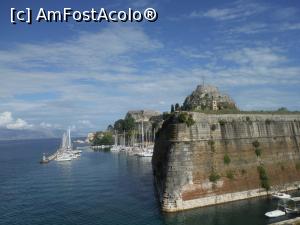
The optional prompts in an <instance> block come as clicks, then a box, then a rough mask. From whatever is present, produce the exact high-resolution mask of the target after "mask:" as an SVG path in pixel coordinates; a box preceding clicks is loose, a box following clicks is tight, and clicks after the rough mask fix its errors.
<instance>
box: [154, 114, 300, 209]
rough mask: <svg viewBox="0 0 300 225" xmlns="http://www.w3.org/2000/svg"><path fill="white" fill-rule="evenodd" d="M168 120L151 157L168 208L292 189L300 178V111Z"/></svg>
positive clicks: (205, 203) (197, 205)
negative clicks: (299, 112) (181, 121)
mask: <svg viewBox="0 0 300 225" xmlns="http://www.w3.org/2000/svg"><path fill="white" fill-rule="evenodd" d="M178 114H180V112H179V113H177V114H176V113H175V114H174V115H173V119H172V118H171V119H169V120H167V121H165V123H164V124H163V126H162V128H161V129H160V131H159V133H158V135H157V137H156V142H155V149H154V155H153V158H152V165H153V173H154V178H155V183H156V187H157V190H158V193H159V197H160V200H161V205H162V210H163V211H167V212H172V211H179V210H184V209H190V208H194V207H201V206H208V205H214V204H219V203H224V202H229V201H235V200H240V199H246V198H251V197H257V196H262V195H266V194H267V193H268V192H267V190H270V191H273V190H291V189H296V188H298V187H299V184H300V182H299V181H300V115H271V114H269V115H266V114H248V115H247V114H224V115H212V114H203V113H195V112H193V113H192V112H189V114H191V115H192V117H193V119H194V121H195V123H194V124H193V125H191V126H190V127H188V126H187V125H186V124H185V123H180V122H178V119H176V117H177V118H178Z"/></svg>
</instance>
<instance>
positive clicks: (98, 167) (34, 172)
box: [0, 139, 276, 225]
mask: <svg viewBox="0 0 300 225" xmlns="http://www.w3.org/2000/svg"><path fill="white" fill-rule="evenodd" d="M59 142H60V140H56V139H50V140H30V141H2V142H0V224H1V225H2V224H7V225H14V224H16V225H19V224H20V225H21V224H22V225H27V224H28V225H37V224H41V225H48V224H49V225H55V224H57V225H68V224H72V225H73V224H82V225H94V224H99V225H122V224H126V225H127V224H129V225H135V224H136V225H142V224H149V225H150V224H153V225H154V224H155V225H159V224H167V225H177V224H180V225H225V224H228V225H235V224H236V225H239V224H242V225H254V224H258V225H259V224H267V223H269V222H272V221H271V220H268V219H267V218H265V217H264V215H263V214H264V213H265V212H266V211H269V210H271V209H274V208H275V207H276V203H275V202H272V201H271V200H268V199H253V200H247V201H239V202H234V203H228V204H224V205H219V206H213V207H206V208H200V209H195V210H188V211H184V212H181V213H172V214H164V213H161V212H160V210H159V205H158V201H157V199H156V194H155V188H154V186H153V179H152V171H151V160H150V159H149V158H138V157H135V156H126V155H125V154H113V153H110V152H93V151H92V150H87V151H85V152H83V153H82V156H81V158H79V159H78V160H74V161H72V162H51V163H49V164H45V165H41V164H39V163H38V162H39V160H40V158H41V156H42V153H43V152H53V151H55V149H56V148H57V147H58V145H59Z"/></svg>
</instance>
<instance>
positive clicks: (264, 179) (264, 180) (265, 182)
mask: <svg viewBox="0 0 300 225" xmlns="http://www.w3.org/2000/svg"><path fill="white" fill-rule="evenodd" d="M257 170H258V173H259V179H260V184H261V187H262V188H264V189H266V191H268V190H270V184H269V178H268V175H267V172H266V170H265V168H264V167H263V166H262V165H261V166H258V167H257Z"/></svg>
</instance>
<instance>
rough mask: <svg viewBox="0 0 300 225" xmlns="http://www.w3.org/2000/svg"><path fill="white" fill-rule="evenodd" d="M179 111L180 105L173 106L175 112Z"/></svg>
mask: <svg viewBox="0 0 300 225" xmlns="http://www.w3.org/2000/svg"><path fill="white" fill-rule="evenodd" d="M179 110H180V105H179V104H178V103H176V104H175V111H179Z"/></svg>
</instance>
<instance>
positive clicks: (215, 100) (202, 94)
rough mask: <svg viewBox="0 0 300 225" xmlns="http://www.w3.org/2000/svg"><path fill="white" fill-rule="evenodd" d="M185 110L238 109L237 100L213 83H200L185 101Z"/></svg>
mask: <svg viewBox="0 0 300 225" xmlns="http://www.w3.org/2000/svg"><path fill="white" fill-rule="evenodd" d="M183 109H184V110H202V111H209V110H213V111H218V110H238V108H237V106H236V104H235V102H234V101H233V100H232V99H231V98H230V97H229V96H228V95H226V94H224V93H221V92H220V91H219V89H218V88H217V87H215V86H212V85H207V84H205V85H204V84H202V85H198V86H197V88H196V90H194V91H193V92H192V94H191V95H189V96H187V97H186V99H185V101H184V103H183Z"/></svg>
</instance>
